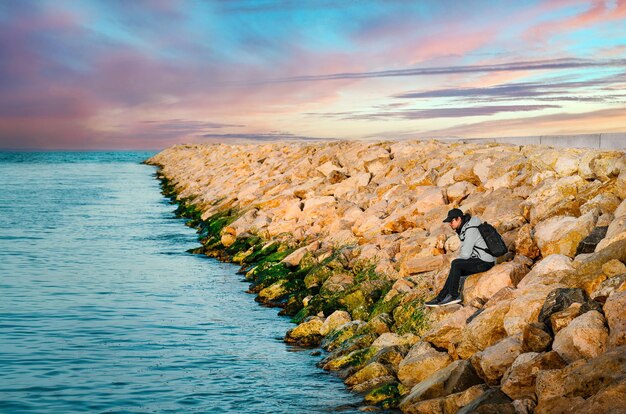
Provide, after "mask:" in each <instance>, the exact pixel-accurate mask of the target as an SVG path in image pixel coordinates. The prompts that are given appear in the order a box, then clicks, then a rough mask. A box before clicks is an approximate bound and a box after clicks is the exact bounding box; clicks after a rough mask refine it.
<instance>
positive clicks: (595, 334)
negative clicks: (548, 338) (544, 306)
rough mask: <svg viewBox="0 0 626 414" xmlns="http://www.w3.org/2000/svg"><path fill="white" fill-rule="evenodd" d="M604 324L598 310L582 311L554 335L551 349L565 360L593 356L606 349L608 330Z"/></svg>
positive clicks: (604, 321)
mask: <svg viewBox="0 0 626 414" xmlns="http://www.w3.org/2000/svg"><path fill="white" fill-rule="evenodd" d="M605 324H606V320H605V319H604V316H602V314H601V313H600V312H598V311H595V310H593V311H590V312H587V313H584V314H583V315H581V316H579V317H577V318H576V319H574V320H573V321H572V322H571V323H570V324H569V325H568V326H567V327H565V328H563V329H561V330H560V331H559V332H558V333H557V334H556V335H555V337H554V342H553V344H552V349H554V350H555V351H556V352H558V353H559V355H560V356H561V357H562V358H563V359H564V360H566V361H567V362H573V361H576V360H578V359H591V358H594V357H596V356H598V355H600V354H602V353H603V352H604V351H605V349H606V343H607V340H608V337H609V332H608V330H607V329H606V326H605Z"/></svg>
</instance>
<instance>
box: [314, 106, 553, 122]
mask: <svg viewBox="0 0 626 414" xmlns="http://www.w3.org/2000/svg"><path fill="white" fill-rule="evenodd" d="M555 108H560V106H559V105H487V106H471V107H452V108H432V109H411V110H403V111H378V112H360V113H359V112H341V113H309V115H311V116H317V117H322V118H339V119H343V120H369V121H373V120H393V119H414V120H418V119H437V118H467V117H476V116H491V115H495V114H500V113H507V112H530V111H539V110H543V109H555Z"/></svg>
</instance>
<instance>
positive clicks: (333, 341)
mask: <svg viewBox="0 0 626 414" xmlns="http://www.w3.org/2000/svg"><path fill="white" fill-rule="evenodd" d="M362 325H363V323H358V322H352V323H349V324H347V325H346V326H344V327H343V328H340V329H335V330H334V331H332V332H330V333H329V334H328V335H326V337H325V338H324V340H323V341H322V348H324V349H326V350H327V351H333V350H335V349H337V348H338V347H340V346H341V344H342V343H344V342H345V341H347V340H348V339H350V338H352V337H353V336H354V335H356V334H357V332H358V331H359V329H360V328H361V326H362Z"/></svg>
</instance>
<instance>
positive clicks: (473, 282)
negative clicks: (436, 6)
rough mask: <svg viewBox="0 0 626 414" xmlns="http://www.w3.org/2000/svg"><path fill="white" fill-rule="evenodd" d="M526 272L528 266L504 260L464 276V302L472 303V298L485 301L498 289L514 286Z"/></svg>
mask: <svg viewBox="0 0 626 414" xmlns="http://www.w3.org/2000/svg"><path fill="white" fill-rule="evenodd" d="M527 273H528V268H527V267H526V266H525V265H523V264H521V263H517V262H506V263H502V264H499V265H495V266H494V267H492V268H491V269H489V270H488V271H486V272H483V273H476V274H473V275H470V276H468V277H467V278H466V280H465V283H464V285H463V301H464V303H472V301H473V300H474V299H480V300H482V301H484V302H486V301H487V300H488V299H489V298H491V297H492V296H493V295H494V294H495V293H496V292H498V291H499V290H500V289H502V288H504V287H507V286H511V287H515V286H517V284H518V283H519V281H520V280H522V278H523V277H524V276H525V275H526V274H527Z"/></svg>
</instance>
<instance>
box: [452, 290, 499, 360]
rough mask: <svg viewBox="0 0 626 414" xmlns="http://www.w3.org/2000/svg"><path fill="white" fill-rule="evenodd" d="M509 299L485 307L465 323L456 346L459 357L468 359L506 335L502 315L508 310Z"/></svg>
mask: <svg viewBox="0 0 626 414" xmlns="http://www.w3.org/2000/svg"><path fill="white" fill-rule="evenodd" d="M510 305H511V300H503V301H500V302H498V303H497V304H496V305H494V306H491V307H488V308H486V309H485V310H484V311H483V312H482V313H480V314H479V315H478V316H476V317H475V318H474V319H472V320H471V322H469V323H468V324H467V326H466V327H465V328H464V329H463V332H462V334H461V342H460V343H459V345H458V346H457V347H456V352H457V354H458V356H459V357H461V358H463V359H468V358H469V357H471V356H472V355H474V354H475V353H476V352H479V351H482V350H483V349H486V348H488V347H489V346H491V345H493V344H495V343H497V342H499V341H500V340H501V339H503V338H504V337H506V330H505V329H504V317H505V316H506V314H507V312H508V311H509V308H510Z"/></svg>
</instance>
